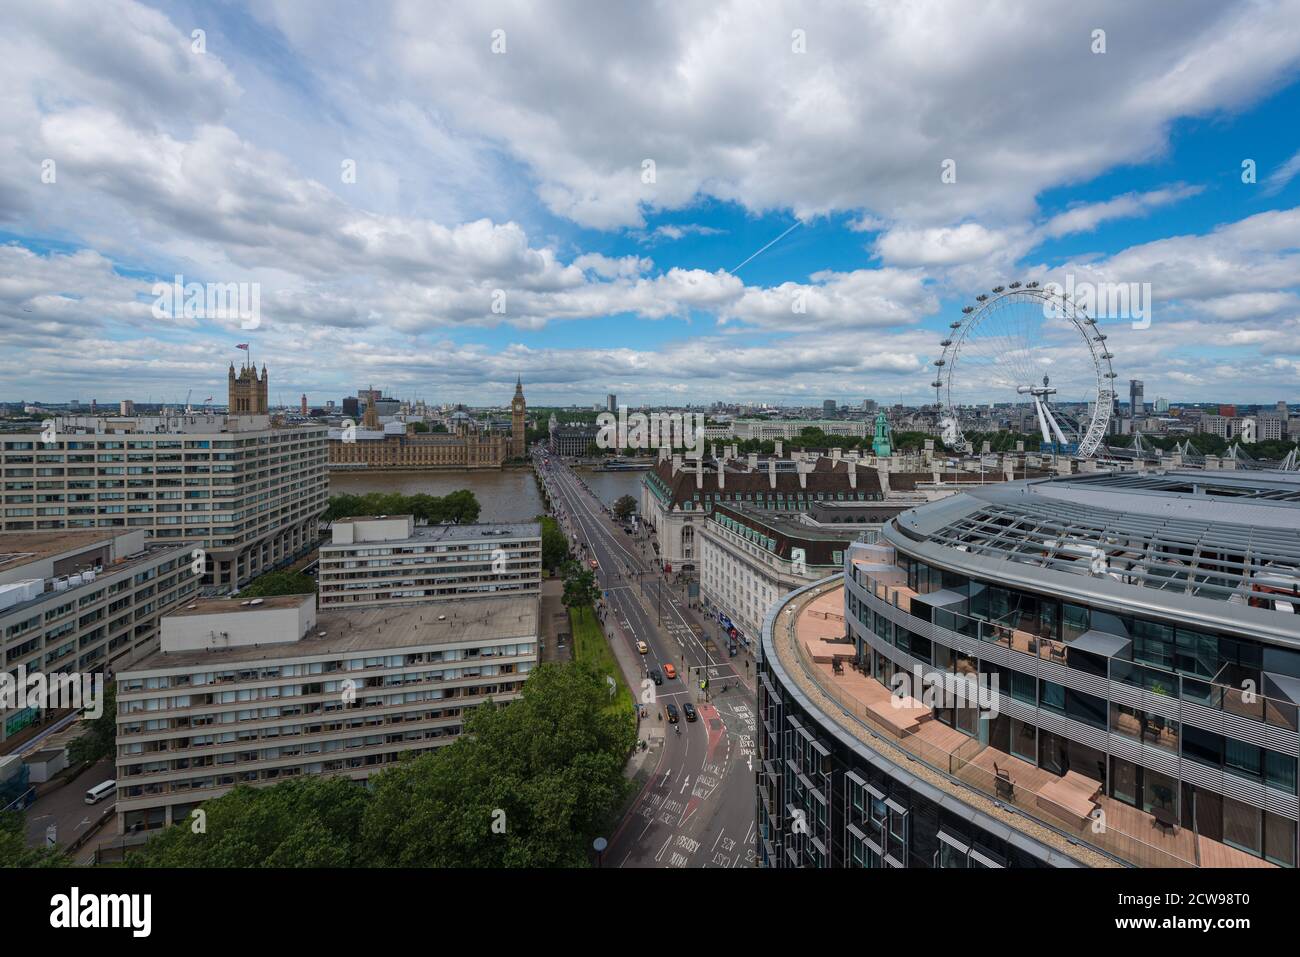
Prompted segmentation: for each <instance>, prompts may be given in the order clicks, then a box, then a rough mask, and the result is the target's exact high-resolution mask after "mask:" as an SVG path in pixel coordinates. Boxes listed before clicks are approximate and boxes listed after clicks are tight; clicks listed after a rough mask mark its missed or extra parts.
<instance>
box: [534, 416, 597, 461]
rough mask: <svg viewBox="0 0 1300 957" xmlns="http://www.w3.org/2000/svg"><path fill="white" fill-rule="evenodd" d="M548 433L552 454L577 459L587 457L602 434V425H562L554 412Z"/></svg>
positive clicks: (548, 446)
mask: <svg viewBox="0 0 1300 957" xmlns="http://www.w3.org/2000/svg"><path fill="white" fill-rule="evenodd" d="M547 433H548V439H547V448H549V449H550V450H551V454H552V455H558V456H560V457H561V458H566V459H577V458H585V457H586V456H587V455H588V454H589V453H590V451H591V447H592V446H593V445H595V444H596V439H597V437H598V436H599V435H600V427H599V426H598V425H596V424H594V423H588V424H584V423H574V424H570V425H561V424H560V423H559V421H558V420H557V419H556V418H555V415H554V413H552V415H551V419H550V422H549V424H548V429H547Z"/></svg>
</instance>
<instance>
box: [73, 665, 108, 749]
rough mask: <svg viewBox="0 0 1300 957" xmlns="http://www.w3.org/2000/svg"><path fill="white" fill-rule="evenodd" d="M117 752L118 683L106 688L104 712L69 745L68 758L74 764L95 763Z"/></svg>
mask: <svg viewBox="0 0 1300 957" xmlns="http://www.w3.org/2000/svg"><path fill="white" fill-rule="evenodd" d="M116 753H117V684H116V683H114V684H111V685H109V686H108V687H107V688H105V689H104V713H103V714H101V715H100V716H99V717H98V718H94V719H92V720H91V722H90V727H89V728H88V729H87V730H86V731H85V732H84V733H83V734H82V735H81V736H80V737H78V738H74V739H73V741H72V743H71V744H69V745H68V760H69V761H70V762H71V763H73V764H80V763H81V762H83V761H84V762H86V763H88V764H93V763H94V762H96V761H99V760H101V759H103V758H111V757H113V756H114V755H115V754H116Z"/></svg>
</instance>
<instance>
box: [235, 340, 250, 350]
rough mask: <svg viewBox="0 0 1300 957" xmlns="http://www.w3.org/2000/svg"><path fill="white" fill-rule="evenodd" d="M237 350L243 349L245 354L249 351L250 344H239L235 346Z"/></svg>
mask: <svg viewBox="0 0 1300 957" xmlns="http://www.w3.org/2000/svg"><path fill="white" fill-rule="evenodd" d="M235 348H236V349H243V350H244V351H245V352H247V351H248V343H247V342H240V343H237V344H236V345H235Z"/></svg>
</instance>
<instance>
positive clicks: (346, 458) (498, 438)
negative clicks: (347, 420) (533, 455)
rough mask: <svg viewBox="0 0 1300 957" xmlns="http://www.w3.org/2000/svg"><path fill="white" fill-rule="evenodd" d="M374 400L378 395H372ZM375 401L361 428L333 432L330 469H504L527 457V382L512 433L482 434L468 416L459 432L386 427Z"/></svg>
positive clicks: (518, 389)
mask: <svg viewBox="0 0 1300 957" xmlns="http://www.w3.org/2000/svg"><path fill="white" fill-rule="evenodd" d="M372 395H378V393H375V392H372ZM374 407H375V403H374V401H373V400H372V401H371V402H370V403H369V405H368V406H367V409H366V417H365V419H364V420H363V422H362V423H361V427H360V428H353V429H347V428H344V429H331V430H330V440H329V464H330V466H331V467H332V468H338V469H480V468H482V469H499V468H501V467H502V466H503V465H505V463H506V462H507V461H508V460H509V459H512V458H521V457H523V455H524V453H525V435H526V431H525V430H526V424H525V419H524V413H525V410H526V408H527V405H526V403H525V401H524V386H523V382H522V380H520V381H517V382H516V383H515V395H514V398H513V399H512V400H511V403H510V413H511V420H510V432H509V434H507V433H505V432H491V431H486V432H485V431H479V430H478V429H476V427H475V424H474V423H473V421H472V420H470V419H468V417H464V418H462V419H461V420H460V423H459V424H458V425H456V426H455V429H456V431H454V432H415V431H413V429H412V426H411V425H409V424H406V425H403V423H401V422H389V423H387V424H382V425H381V423H380V422H379V418H378V416H377V415H373V414H372V412H373V410H374Z"/></svg>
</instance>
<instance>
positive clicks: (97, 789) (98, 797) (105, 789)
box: [86, 781, 117, 804]
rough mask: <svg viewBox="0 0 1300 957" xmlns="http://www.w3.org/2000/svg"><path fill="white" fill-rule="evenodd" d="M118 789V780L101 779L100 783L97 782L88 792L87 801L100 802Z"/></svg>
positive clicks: (91, 802)
mask: <svg viewBox="0 0 1300 957" xmlns="http://www.w3.org/2000/svg"><path fill="white" fill-rule="evenodd" d="M116 790H117V782H116V781H101V782H100V783H99V784H96V785H95V786H94V787H93V788H91V789H90V790H89V791H87V792H86V803H87V804H98V803H99V802H100V801H102V800H104V798H106V797H108V796H109V795H111V794H112V793H113V792H114V791H116Z"/></svg>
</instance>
